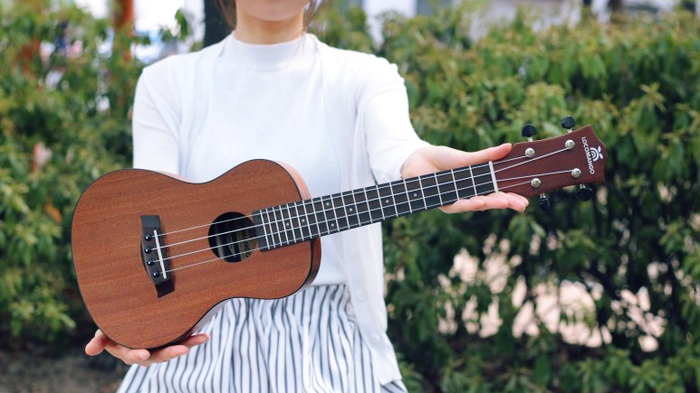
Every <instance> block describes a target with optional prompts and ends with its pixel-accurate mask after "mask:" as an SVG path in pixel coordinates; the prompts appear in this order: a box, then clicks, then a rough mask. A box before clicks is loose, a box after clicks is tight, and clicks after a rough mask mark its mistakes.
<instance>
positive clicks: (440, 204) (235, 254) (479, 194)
mask: <svg viewBox="0 0 700 393" xmlns="http://www.w3.org/2000/svg"><path fill="white" fill-rule="evenodd" d="M563 173H570V170H561V171H555V172H547V173H540V174H537V175H536V176H553V175H558V174H563ZM526 177H529V176H521V177H514V178H510V179H502V180H501V181H513V180H517V179H521V178H526ZM529 183H530V181H529V180H528V181H524V182H520V183H516V184H511V185H509V186H505V187H502V188H501V189H508V188H513V187H519V186H522V185H526V184H529ZM466 188H471V186H469V187H466ZM466 188H463V189H466ZM463 189H461V190H463ZM461 190H455V192H458V191H461ZM484 194H486V192H484V193H477V195H474V196H481V195H484ZM439 206H443V204H442V203H437V204H434V205H431V206H426V210H427V209H432V208H435V207H439ZM381 209H382V208H381V207H380V208H377V209H374V210H370V211H369V213H370V214H371V212H372V211H377V210H381ZM277 222H279V221H277ZM364 224H365V223H362V222H360V223H358V224H355V225H349V226H348V227H347V228H345V229H346V230H347V229H352V228H354V227H360V226H362V225H364ZM242 229H244V230H246V229H250V227H249V228H242ZM299 230H300V231H301V228H299ZM233 232H235V231H230V232H227V233H233ZM326 232H327V233H319V236H324V235H327V234H330V233H331V232H332V231H330V230H329V231H326ZM277 233H278V234H279V233H281V231H278V232H277ZM262 237H264V235H262V236H256V237H252V238H248V239H246V240H241V241H234V242H230V243H226V244H222V245H219V247H229V246H234V245H238V244H241V243H245V242H249V241H250V240H257V239H260V238H262ZM294 243H297V242H296V241H294V242H293V243H288V244H286V245H289V244H294ZM211 249H212V248H206V249H202V250H197V251H192V252H189V253H185V254H180V255H177V256H173V257H168V258H165V259H164V261H165V260H173V259H175V258H181V257H184V256H188V255H192V254H196V253H199V252H205V251H210V250H211ZM257 250H260V248H259V247H256V248H252V249H249V250H246V251H244V252H240V253H232V254H229V255H224V256H221V258H229V257H238V256H240V255H243V254H247V253H252V252H253V251H257ZM221 258H219V257H217V258H213V259H209V260H205V261H200V262H196V263H193V264H189V265H185V266H181V267H178V268H174V269H171V270H168V271H166V272H173V271H176V270H182V269H186V268H190V267H195V266H199V265H202V264H205V263H209V262H214V261H218V260H220V259H221Z"/></svg>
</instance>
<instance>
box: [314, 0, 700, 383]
mask: <svg viewBox="0 0 700 393" xmlns="http://www.w3.org/2000/svg"><path fill="white" fill-rule="evenodd" d="M468 11H469V10H467V9H461V10H459V9H458V10H454V9H453V10H443V11H440V12H438V13H436V14H435V15H433V16H430V17H416V18H412V19H404V18H401V17H398V16H395V15H389V16H388V17H387V20H386V22H385V25H384V30H383V31H384V35H385V37H386V38H385V40H384V41H383V43H382V44H381V45H379V46H378V47H372V50H373V51H374V52H376V53H378V54H379V55H381V56H384V57H387V58H388V59H389V60H390V61H392V62H394V63H396V64H397V65H398V66H399V69H400V71H401V72H402V74H403V75H404V77H405V78H406V83H407V87H408V91H409V96H410V101H411V110H412V120H413V124H414V126H415V128H416V130H417V131H418V133H419V134H420V135H421V136H422V137H423V138H425V139H427V140H429V141H431V142H433V143H435V144H445V145H450V146H453V147H457V148H460V149H465V150H476V149H481V148H485V147H488V146H492V145H496V144H499V143H502V142H506V141H508V142H518V141H520V140H521V138H520V137H519V131H520V129H521V127H522V126H523V125H524V124H526V123H533V124H535V125H536V126H537V127H538V130H539V134H538V137H539V138H544V137H548V136H554V135H559V134H562V133H563V132H565V131H564V130H562V129H561V127H560V126H559V120H560V119H561V118H562V117H564V116H566V115H569V114H571V115H573V116H574V117H575V118H576V119H577V120H578V122H579V124H580V125H583V124H592V125H593V128H594V130H595V131H596V132H597V134H598V135H599V136H600V138H601V139H602V140H603V141H604V142H605V143H606V145H607V150H608V154H609V157H608V165H607V171H606V177H607V183H606V184H605V185H602V186H597V187H595V191H596V195H595V198H594V199H593V200H592V201H590V202H586V203H581V202H578V201H577V200H576V199H575V197H574V195H573V193H574V191H575V190H568V189H567V190H563V191H559V192H556V193H552V195H550V196H549V197H550V199H551V200H552V201H553V208H552V210H551V211H550V212H542V211H540V210H539V209H538V208H537V207H536V203H532V207H530V208H529V209H528V211H527V212H526V213H524V214H521V213H513V212H501V211H499V212H484V213H473V214H463V215H456V216H448V215H445V214H442V213H439V212H431V213H424V214H421V215H416V216H412V217H408V218H401V219H397V220H395V221H393V222H390V223H388V224H387V225H385V235H386V238H387V239H386V242H385V251H386V265H387V270H388V272H387V273H388V275H389V276H390V277H393V279H392V280H391V281H390V282H389V284H388V295H387V300H388V302H389V304H390V305H389V310H390V333H391V336H392V338H393V340H394V343H395V345H396V347H397V349H398V351H399V352H400V354H401V356H402V359H403V367H404V375H405V378H406V380H407V384H408V385H409V387H410V388H411V390H412V391H416V392H418V391H428V392H433V391H443V392H490V391H494V392H521V391H523V392H532V391H541V392H547V391H549V392H579V391H583V392H650V391H657V392H685V391H691V392H692V391H698V390H699V389H700V359H699V357H698V356H699V355H700V345H699V344H700V342H699V341H698V338H697V337H696V335H697V334H698V333H700V332H699V331H698V328H699V327H700V326H699V322H700V318H699V316H700V313H699V311H700V308H699V307H698V304H699V302H700V296H698V286H697V283H698V280H700V247H699V246H700V235H699V233H700V215H699V214H698V213H699V210H700V206H699V205H698V201H700V183H699V182H698V180H700V179H699V174H698V163H699V162H700V22H699V21H698V19H697V18H696V17H695V16H693V15H692V14H690V13H687V12H686V13H684V12H680V13H678V14H672V15H666V16H663V17H656V18H652V17H645V16H641V17H637V18H620V19H619V20H617V21H616V22H615V23H614V24H612V25H601V24H598V23H596V22H595V21H593V20H583V21H582V22H581V23H580V24H579V25H577V26H575V27H566V26H563V27H553V28H550V29H547V30H545V31H539V32H536V31H533V30H532V29H531V28H530V27H529V26H530V25H531V23H530V21H531V20H532V18H529V17H527V16H526V15H525V13H520V14H519V15H518V17H517V18H516V20H515V21H514V22H512V24H510V25H509V26H507V27H505V28H502V29H495V30H493V31H490V32H489V34H488V35H487V36H486V37H484V38H482V39H479V40H478V41H473V40H472V39H470V37H469V34H468V32H469V29H470V27H471V26H470V19H469V18H468V17H466V16H465V15H467V14H468ZM364 24H365V20H364V16H363V15H362V14H361V13H357V12H356V13H354V14H353V13H351V14H350V17H349V18H348V20H347V21H346V22H345V23H339V21H333V23H328V24H326V25H325V30H323V29H322V30H321V31H322V33H321V35H322V36H323V37H324V38H325V39H326V40H328V41H329V42H331V43H335V44H338V45H341V46H348V47H351V48H356V49H360V50H366V48H367V47H368V45H370V47H371V43H370V44H368V42H369V40H368V39H367V37H366V34H363V33H364V31H366V29H365V28H364ZM533 202H536V200H535V201H533ZM463 251H466V252H467V253H468V254H469V255H470V256H472V257H473V258H476V260H477V261H478V268H479V270H478V273H477V274H476V277H477V279H475V280H471V281H469V282H468V283H465V282H464V281H463V280H462V279H461V278H460V275H459V274H458V273H457V272H456V271H455V269H454V262H453V257H454V256H455V255H456V254H458V253H460V252H463ZM494 255H495V256H499V257H501V259H502V260H504V261H505V264H504V266H503V267H505V272H501V274H502V276H501V277H500V280H502V282H501V284H500V285H494V282H495V281H496V280H489V279H487V278H485V274H486V267H487V266H488V265H489V264H491V265H492V264H493V262H492V259H493V257H494ZM490 259H491V260H490ZM572 283H575V284H579V285H578V286H579V287H580V288H585V290H586V291H587V292H588V293H589V294H590V295H591V297H592V299H594V301H593V302H594V303H593V305H592V306H591V307H589V308H587V309H583V310H581V309H572V308H567V307H566V306H565V305H562V306H561V315H559V318H560V325H562V324H563V325H571V326H573V325H574V324H579V326H581V325H583V326H584V327H587V328H588V329H590V331H592V332H597V333H599V334H600V335H601V336H604V337H605V341H604V344H603V345H602V346H599V347H594V348H591V347H586V346H582V345H580V344H575V343H570V342H567V341H565V340H564V339H563V337H562V335H561V334H560V332H559V329H549V328H548V326H550V325H547V324H546V323H545V322H544V321H543V320H539V319H537V318H535V319H534V321H533V323H535V325H536V327H537V329H538V330H539V334H538V335H537V336H534V337H529V336H527V335H525V336H522V337H520V338H516V337H514V334H513V332H514V326H515V324H516V316H517V315H518V313H519V312H520V311H521V310H522V309H523V308H524V307H526V306H529V307H534V308H535V309H536V307H537V304H538V303H537V301H538V299H539V298H540V297H541V296H542V294H541V288H543V287H545V288H550V289H553V290H554V293H558V291H559V289H560V288H561V287H562V285H564V286H565V287H570V286H571V285H572ZM523 284H524V287H525V288H526V291H525V296H524V300H523V299H522V298H523V296H522V294H518V295H517V297H516V298H514V294H516V287H517V286H518V285H521V286H522V285H523ZM625 293H627V294H642V295H644V294H648V296H646V297H648V301H649V304H648V305H645V304H640V305H636V304H634V302H632V303H630V301H629V298H625V297H623V296H624V294H625ZM494 305H495V306H497V310H498V311H497V314H498V317H499V319H500V321H501V322H500V325H499V327H498V329H497V332H496V333H495V334H493V335H490V336H488V337H480V336H479V335H478V328H479V327H480V326H482V323H483V322H485V319H486V314H487V313H488V310H489V307H491V306H494ZM465 311H466V312H465ZM635 312H637V313H640V314H641V315H642V316H643V318H644V320H643V321H642V320H640V319H639V318H632V314H633V313H635ZM465 315H467V316H468V317H469V318H470V319H469V320H467V321H464V320H463V316H465ZM652 320H653V321H655V322H656V323H657V324H660V325H662V328H661V329H652V328H650V324H649V323H648V321H652ZM465 322H466V323H465ZM441 323H442V324H441ZM441 326H449V327H451V328H446V329H445V328H443V329H440V327H441ZM438 332H439V333H438ZM649 336H651V337H653V338H654V339H655V340H656V341H657V343H658V346H657V347H658V349H656V350H653V351H649V352H646V351H644V350H643V349H642V347H641V345H640V338H645V337H649Z"/></svg>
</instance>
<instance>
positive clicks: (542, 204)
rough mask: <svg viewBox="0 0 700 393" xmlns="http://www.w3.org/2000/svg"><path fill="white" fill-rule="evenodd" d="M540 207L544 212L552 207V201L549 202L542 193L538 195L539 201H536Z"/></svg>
mask: <svg viewBox="0 0 700 393" xmlns="http://www.w3.org/2000/svg"><path fill="white" fill-rule="evenodd" d="M538 205H539V206H540V209H541V210H542V211H544V212H548V211H549V210H550V209H551V208H552V203H551V202H549V198H547V197H546V196H544V195H540V201H539V203H538Z"/></svg>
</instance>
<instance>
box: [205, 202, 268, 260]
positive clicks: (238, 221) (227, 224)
mask: <svg viewBox="0 0 700 393" xmlns="http://www.w3.org/2000/svg"><path fill="white" fill-rule="evenodd" d="M209 246H211V250H212V251H214V254H216V256H217V257H219V258H221V259H223V260H224V261H226V262H240V261H242V260H244V259H246V258H248V257H249V256H250V254H252V253H253V251H254V250H255V249H256V248H257V247H258V242H257V241H256V240H255V229H253V222H252V221H251V220H250V218H248V217H246V216H244V215H243V214H240V213H235V212H231V213H225V214H222V215H220V216H219V217H217V218H216V220H215V221H214V223H213V224H212V225H211V226H210V227H209Z"/></svg>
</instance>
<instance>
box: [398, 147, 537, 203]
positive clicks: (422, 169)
mask: <svg viewBox="0 0 700 393" xmlns="http://www.w3.org/2000/svg"><path fill="white" fill-rule="evenodd" d="M510 149H511V144H510V143H506V144H503V145H500V146H497V147H490V148H488V149H484V150H479V151H476V152H464V151H460V150H457V149H452V148H450V147H446V146H428V147H424V148H422V149H419V150H418V151H416V152H415V153H413V154H412V155H411V156H410V157H408V159H407V160H406V162H404V164H403V167H402V168H401V177H403V178H404V179H408V178H410V177H415V176H420V175H424V174H426V173H434V172H440V171H444V170H448V169H454V168H461V167H465V166H468V165H476V164H483V163H485V162H488V161H495V160H498V159H501V158H503V157H505V156H506V154H508V153H509V152H510ZM528 204H529V202H528V200H527V198H525V197H523V196H520V195H517V194H513V193H506V192H500V191H499V192H494V193H493V194H489V195H480V196H475V197H473V198H470V199H460V200H459V201H457V202H455V203H453V204H451V205H448V206H443V207H441V208H440V210H442V211H444V212H446V213H459V212H466V211H475V210H488V209H513V210H517V211H523V210H525V208H526V207H527V205H528Z"/></svg>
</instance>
